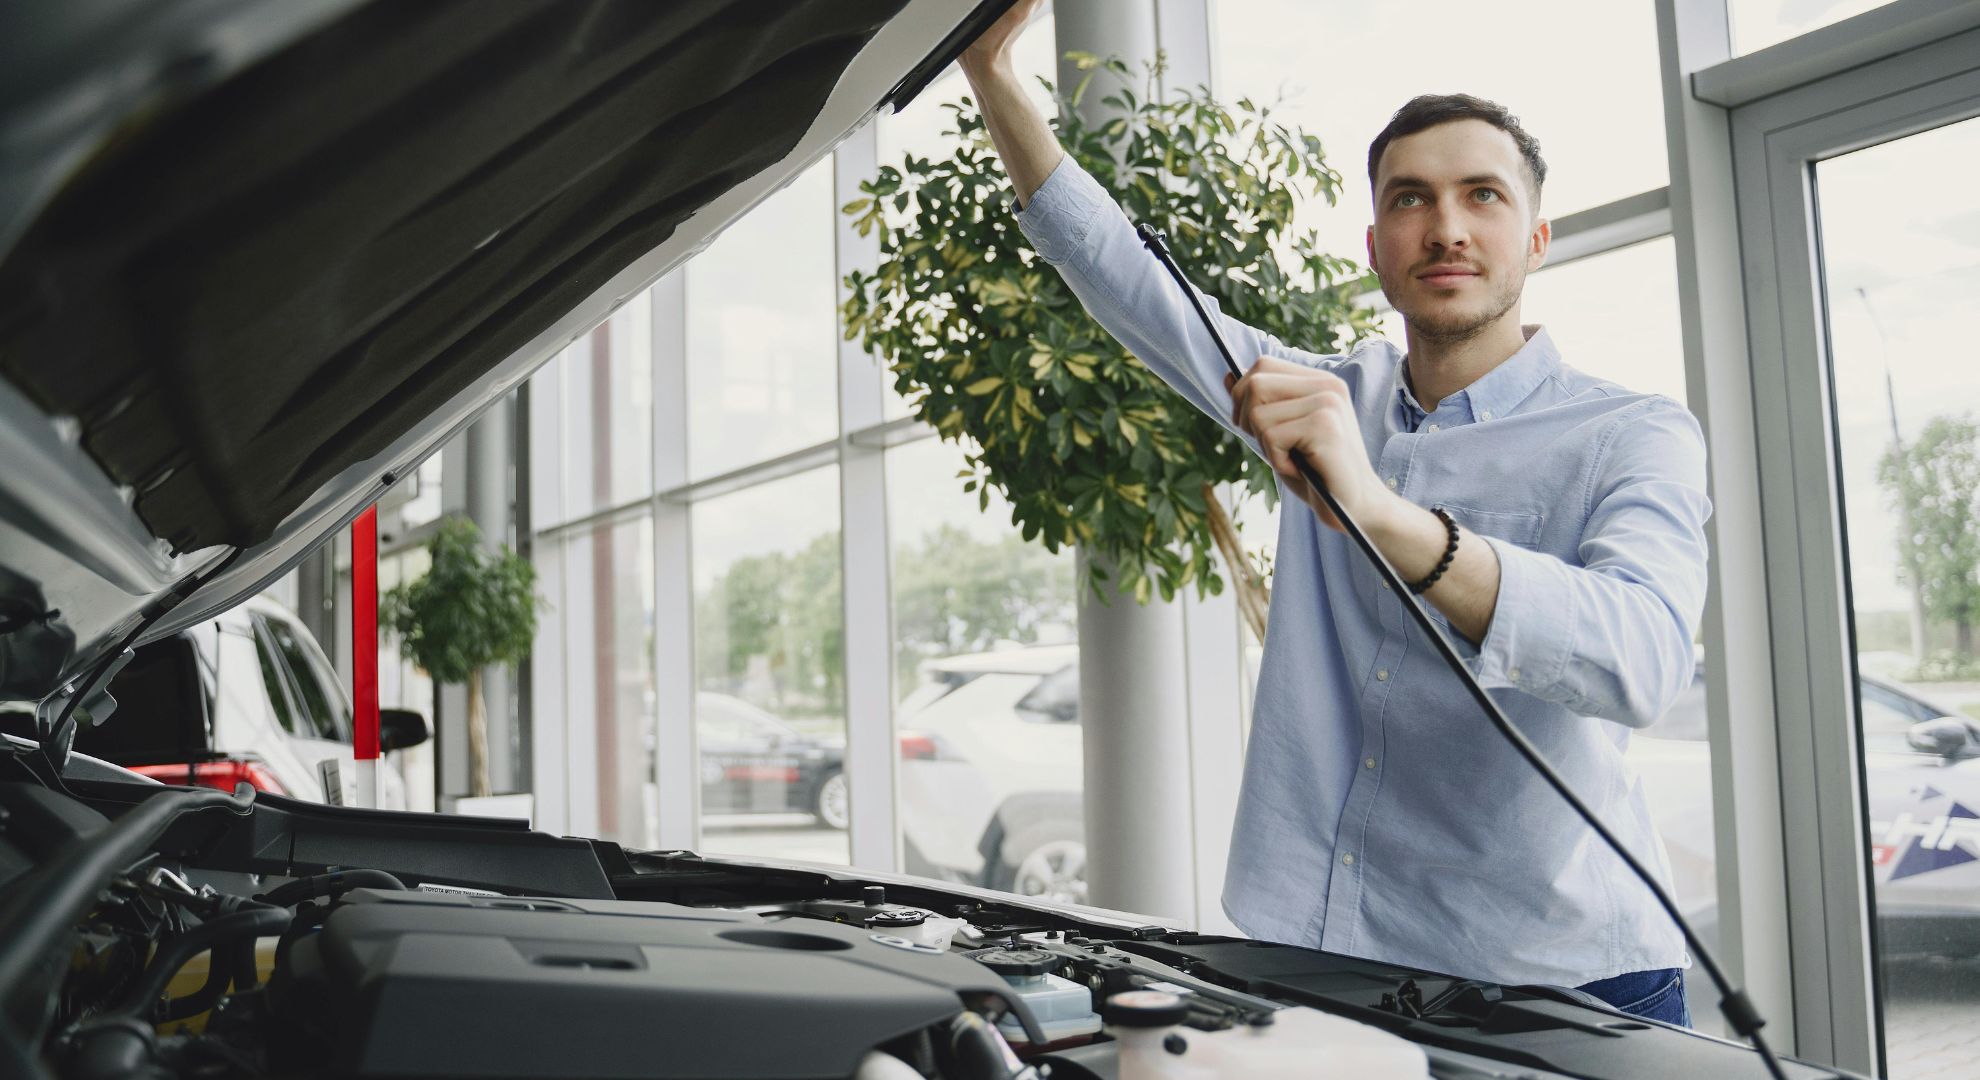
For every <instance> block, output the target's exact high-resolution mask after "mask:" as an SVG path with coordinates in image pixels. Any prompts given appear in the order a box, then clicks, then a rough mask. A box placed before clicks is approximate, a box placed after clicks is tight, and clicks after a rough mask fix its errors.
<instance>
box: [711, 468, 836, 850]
mask: <svg viewBox="0 0 1980 1080" xmlns="http://www.w3.org/2000/svg"><path fill="white" fill-rule="evenodd" d="M693 522H694V524H693V528H692V537H693V539H692V543H693V560H694V607H695V612H694V615H695V617H694V636H695V641H694V655H695V681H696V689H697V691H698V692H697V693H696V695H695V719H696V734H697V736H698V738H699V741H700V745H701V827H702V829H701V831H702V844H703V847H704V848H705V849H706V850H708V851H715V852H730V853H735V854H755V855H774V856H777V857H779V858H792V859H805V860H810V861H814V862H834V863H843V862H846V861H847V860H848V858H849V857H850V852H849V850H848V848H847V841H846V831H845V830H846V825H847V823H848V815H847V811H846V807H847V793H846V783H847V780H846V775H845V749H846V708H845V647H844V642H845V617H844V613H843V611H844V609H843V608H842V606H841V604H840V573H841V571H840V566H841V562H840V553H839V470H838V468H837V467H836V466H833V467H828V468H823V469H814V470H812V471H810V472H805V473H800V474H798V475H796V476H791V477H786V478H784V479H781V480H774V481H771V482H769V483H765V484H760V485H758V486H756V487H751V488H745V489H743V490H742V491H738V492H736V493H734V494H731V495H723V496H720V497H718V498H712V499H708V500H706V501H703V502H698V503H696V504H695V506H694V510H693Z"/></svg>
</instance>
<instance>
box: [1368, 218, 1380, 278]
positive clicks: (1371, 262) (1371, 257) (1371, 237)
mask: <svg viewBox="0 0 1980 1080" xmlns="http://www.w3.org/2000/svg"><path fill="white" fill-rule="evenodd" d="M1368 268H1369V269H1370V270H1373V271H1375V272H1376V273H1377V274H1380V273H1381V272H1382V268H1381V267H1379V266H1376V265H1375V226H1373V225H1370V226H1368Z"/></svg>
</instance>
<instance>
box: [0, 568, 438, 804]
mask: <svg viewBox="0 0 1980 1080" xmlns="http://www.w3.org/2000/svg"><path fill="white" fill-rule="evenodd" d="M110 694H111V697H112V698H114V699H115V700H116V702H117V706H116V710H115V712H114V714H112V718H111V719H110V720H109V721H107V722H105V723H104V724H102V725H101V726H98V727H86V728H83V729H82V730H80V731H78V732H77V735H76V749H77V750H79V751H81V752H82V753H86V754H89V755H91V756H93V757H97V758H101V759H102V760H104V761H109V762H112V763H114V764H118V765H123V766H125V767H127V768H129V769H131V770H132V771H133V772H137V773H141V774H143V775H146V776H150V777H152V778H153V779H156V780H160V781H163V782H165V783H168V784H195V785H201V786H205V787H214V788H219V789H221V790H223V791H232V790H233V788H234V784H235V783H236V782H240V781H245V782H247V783H248V784H250V785H252V786H253V787H254V788H255V790H257V791H267V792H273V793H275V794H277V795H288V796H291V797H293V798H297V799H308V800H309V801H311V802H341V801H343V800H342V797H341V796H342V792H341V783H340V784H339V787H338V788H330V787H326V783H327V782H329V781H330V779H331V778H332V777H341V776H342V775H344V774H345V773H344V769H343V768H342V763H343V762H347V761H349V760H350V759H351V703H350V698H349V696H348V695H346V694H345V692H344V686H343V683H342V682H341V681H339V680H338V679H337V676H336V672H335V671H334V670H333V669H332V667H331V665H330V661H329V660H328V659H327V658H326V657H325V656H324V655H323V650H322V649H321V648H319V647H318V646H317V643H316V639H315V638H314V637H312V636H311V635H310V632H309V630H308V629H307V628H305V627H304V626H303V624H302V623H301V622H299V621H298V620H297V619H296V617H295V616H294V615H292V614H290V613H289V610H288V609H287V608H284V607H283V606H282V605H280V604H277V603H275V602H273V601H271V600H267V599H264V598H261V597H253V598H250V599H249V600H248V601H247V602H245V603H243V604H241V605H240V606H239V607H236V608H233V609H231V610H229V611H227V612H225V613H223V614H221V615H218V616H216V617H214V618H212V619H208V620H206V621H204V622H200V623H196V624H194V625H192V626H188V627H186V628H185V629H183V630H181V631H179V632H178V633H176V634H173V635H171V636H170V637H167V638H163V639H161V640H158V641H154V642H151V643H149V644H147V645H143V646H141V647H139V648H138V649H137V651H136V655H135V656H133V657H132V659H131V662H130V663H129V664H127V665H125V666H124V668H123V669H122V670H121V671H119V672H118V673H117V675H116V677H115V678H114V679H112V680H111V683H110ZM13 716H14V717H19V718H20V719H19V720H17V721H16V722H15V723H13V724H10V725H8V726H9V728H10V729H12V730H13V733H14V734H17V735H31V734H32V732H31V731H29V730H26V727H27V726H28V722H27V714H23V713H19V712H16V713H14V714H13ZM168 718H170V719H171V720H172V722H166V720H167V719H168ZM379 729H380V730H379V737H380V742H381V744H382V748H383V749H384V750H386V751H388V752H389V751H391V750H401V749H404V748H406V747H408V746H416V745H418V744H420V743H422V742H425V741H426V739H427V738H428V735H429V731H428V728H427V724H426V719H425V717H423V716H421V715H420V714H418V713H415V712H410V711H407V710H403V709H385V710H381V712H380V715H379ZM378 794H379V805H380V806H382V807H384V808H386V809H394V810H402V809H405V807H406V782H405V778H404V776H403V775H401V774H400V772H399V770H398V768H397V767H395V766H394V765H393V764H392V762H391V761H390V760H389V758H388V759H382V760H381V761H380V762H379V770H378Z"/></svg>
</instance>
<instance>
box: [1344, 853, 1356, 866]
mask: <svg viewBox="0 0 1980 1080" xmlns="http://www.w3.org/2000/svg"><path fill="white" fill-rule="evenodd" d="M1341 862H1342V863H1344V864H1346V865H1348V866H1353V865H1354V852H1352V851H1350V852H1348V853H1347V854H1345V855H1343V856H1341Z"/></svg>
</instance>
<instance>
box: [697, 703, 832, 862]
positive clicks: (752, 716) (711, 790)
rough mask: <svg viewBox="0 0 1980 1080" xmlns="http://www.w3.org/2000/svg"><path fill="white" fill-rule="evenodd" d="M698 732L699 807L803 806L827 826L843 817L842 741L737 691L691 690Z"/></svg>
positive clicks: (760, 809) (737, 810)
mask: <svg viewBox="0 0 1980 1080" xmlns="http://www.w3.org/2000/svg"><path fill="white" fill-rule="evenodd" d="M694 707H695V729H696V731H697V732H698V733H699V736H700V739H701V812H702V813H704V814H789V813H793V812H795V813H801V814H810V815H812V816H813V817H815V818H817V819H818V824H819V825H821V826H824V827H825V828H828V829H844V828H845V827H846V825H847V824H848V822H849V821H850V812H849V810H848V809H847V806H848V804H847V801H846V773H845V761H846V742H845V739H844V738H843V737H840V736H820V735H806V734H804V733H803V732H800V731H798V730H797V729H796V728H794V727H792V726H790V725H789V724H786V723H785V722H784V721H782V720H781V719H779V718H778V717H777V716H776V715H775V714H773V713H770V712H768V711H766V710H764V709H761V708H758V707H757V706H755V705H752V704H750V703H749V702H747V701H744V700H743V699H741V698H739V697H734V696H732V695H729V694H718V693H715V692H713V691H707V690H704V691H701V692H700V693H697V694H696V695H695V698H694Z"/></svg>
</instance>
